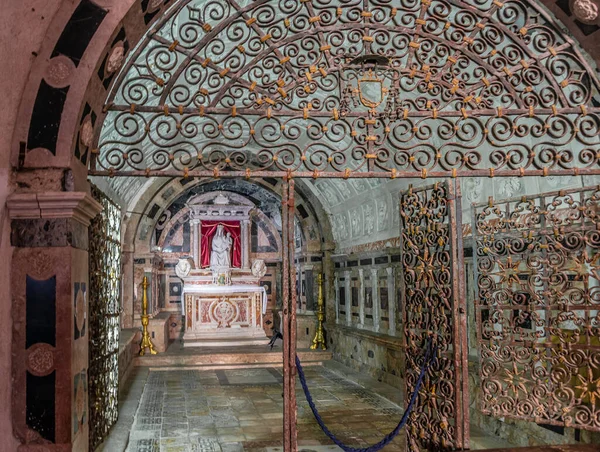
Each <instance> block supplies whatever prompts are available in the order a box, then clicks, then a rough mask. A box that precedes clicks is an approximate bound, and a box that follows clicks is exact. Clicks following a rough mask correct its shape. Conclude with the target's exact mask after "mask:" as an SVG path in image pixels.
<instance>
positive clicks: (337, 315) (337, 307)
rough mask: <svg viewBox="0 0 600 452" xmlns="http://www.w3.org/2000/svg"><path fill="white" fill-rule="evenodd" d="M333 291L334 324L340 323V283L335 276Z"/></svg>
mask: <svg viewBox="0 0 600 452" xmlns="http://www.w3.org/2000/svg"><path fill="white" fill-rule="evenodd" d="M333 288H334V289H333V290H335V323H336V325H337V324H338V323H340V281H339V280H338V275H337V274H336V275H335V277H334V280H333Z"/></svg>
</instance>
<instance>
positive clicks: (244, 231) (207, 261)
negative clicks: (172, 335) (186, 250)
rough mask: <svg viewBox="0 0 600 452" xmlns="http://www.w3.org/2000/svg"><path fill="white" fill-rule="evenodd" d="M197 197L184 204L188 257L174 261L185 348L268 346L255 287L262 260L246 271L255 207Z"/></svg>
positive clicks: (259, 290) (263, 296)
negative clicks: (180, 283) (179, 284)
mask: <svg viewBox="0 0 600 452" xmlns="http://www.w3.org/2000/svg"><path fill="white" fill-rule="evenodd" d="M209 196H211V197H210V198H208V199H207V195H199V196H198V197H195V198H192V199H190V200H189V201H188V207H189V209H190V220H189V221H190V226H191V227H190V231H191V233H192V238H193V255H192V256H190V257H188V258H182V259H180V260H179V263H178V264H177V266H176V268H175V271H176V274H177V276H179V277H180V278H181V279H182V281H183V288H182V294H181V296H182V303H181V307H182V315H183V316H184V319H185V320H184V326H185V330H184V335H183V345H184V347H206V346H223V345H257V344H265V345H266V344H267V343H268V338H267V336H266V334H265V330H264V327H263V315H264V314H265V313H266V310H267V293H266V290H265V288H264V287H262V286H261V285H260V278H261V277H262V276H264V274H265V271H266V267H265V263H264V262H263V261H258V260H257V261H254V262H253V263H252V266H250V259H249V255H250V252H249V250H250V246H249V245H250V244H249V235H250V234H249V224H250V215H251V212H252V209H253V208H254V205H253V204H251V203H250V202H249V201H248V200H246V199H243V198H242V199H231V198H232V197H233V196H235V195H233V194H228V196H227V195H226V194H224V193H216V194H215V193H212V194H210V195H209Z"/></svg>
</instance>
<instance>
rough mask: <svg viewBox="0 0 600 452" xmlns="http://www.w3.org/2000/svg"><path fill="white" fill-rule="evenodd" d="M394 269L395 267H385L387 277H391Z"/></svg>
mask: <svg viewBox="0 0 600 452" xmlns="http://www.w3.org/2000/svg"><path fill="white" fill-rule="evenodd" d="M394 268H395V267H386V268H385V271H386V272H387V274H388V276H392V273H394Z"/></svg>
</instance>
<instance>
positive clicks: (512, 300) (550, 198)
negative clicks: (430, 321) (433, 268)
mask: <svg viewBox="0 0 600 452" xmlns="http://www.w3.org/2000/svg"><path fill="white" fill-rule="evenodd" d="M473 228H474V231H475V241H476V269H477V272H478V277H477V290H478V296H477V300H476V315H477V325H478V341H479V347H480V353H481V368H480V374H481V388H482V391H483V395H482V397H481V408H482V411H483V412H484V413H486V414H491V415H493V416H506V417H511V418H516V419H524V420H528V421H535V422H538V423H544V424H551V425H560V426H567V427H574V428H580V429H585V430H593V431H600V187H590V188H579V189H573V190H564V191H558V192H552V193H546V194H541V195H536V196H527V197H525V196H524V197H522V198H515V199H510V200H506V201H494V200H492V199H490V201H489V203H488V204H485V205H478V206H475V207H474V224H473Z"/></svg>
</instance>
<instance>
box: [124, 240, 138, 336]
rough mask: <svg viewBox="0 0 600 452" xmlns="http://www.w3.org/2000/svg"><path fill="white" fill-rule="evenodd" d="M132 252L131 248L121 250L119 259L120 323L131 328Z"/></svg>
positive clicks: (133, 282)
mask: <svg viewBox="0 0 600 452" xmlns="http://www.w3.org/2000/svg"><path fill="white" fill-rule="evenodd" d="M133 254H134V252H133V251H132V250H125V249H123V251H122V252H121V261H122V267H123V284H122V287H123V295H122V297H123V313H122V315H121V325H122V327H123V328H133V326H134V322H133V311H134V306H133V305H134V295H133V288H134V286H135V281H134V277H133Z"/></svg>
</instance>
